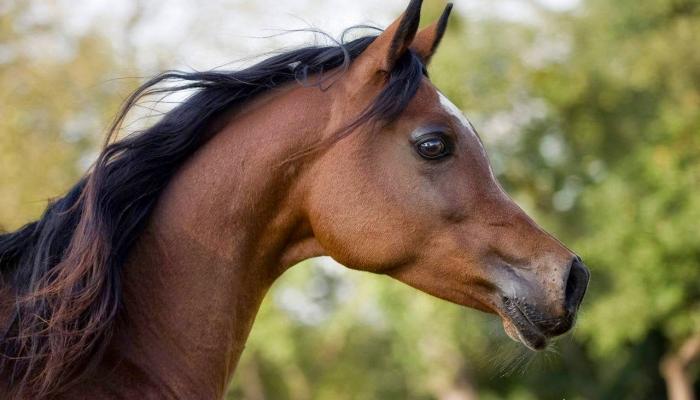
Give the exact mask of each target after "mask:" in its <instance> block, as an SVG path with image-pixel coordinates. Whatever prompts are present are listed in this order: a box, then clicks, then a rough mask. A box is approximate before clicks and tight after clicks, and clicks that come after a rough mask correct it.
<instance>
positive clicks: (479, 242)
mask: <svg viewBox="0 0 700 400" xmlns="http://www.w3.org/2000/svg"><path fill="white" fill-rule="evenodd" d="M420 10H421V1H420V0H411V1H410V3H409V5H408V7H407V8H406V10H405V11H404V12H403V13H402V14H401V16H400V17H399V18H398V19H396V20H395V21H394V22H393V23H392V24H391V25H390V26H389V27H388V28H387V29H385V30H383V31H381V30H379V31H378V32H379V33H378V34H370V35H367V36H361V37H358V38H356V39H353V40H348V41H343V42H339V43H337V44H333V45H314V46H310V47H303V48H300V49H296V50H292V51H287V52H284V53H280V54H277V55H274V56H271V57H269V58H267V59H265V60H263V61H261V62H259V63H257V64H255V65H253V66H251V67H248V68H245V69H241V70H238V71H221V70H214V71H209V72H178V71H170V72H165V73H163V74H161V75H158V76H156V77H155V78H153V79H151V80H150V81H148V82H146V83H145V84H143V86H141V87H140V88H139V89H137V90H136V91H135V92H134V93H133V94H132V95H131V96H130V97H129V98H128V99H127V100H126V102H125V104H124V106H123V109H122V110H121V112H120V113H119V114H118V116H117V118H116V121H115V122H114V125H113V126H112V129H111V131H110V133H109V134H108V136H107V142H106V144H105V147H104V148H103V150H102V151H101V153H100V155H99V156H98V158H97V160H96V161H95V163H94V165H93V166H92V167H91V168H90V169H89V171H88V172H86V174H85V175H84V177H83V178H82V179H81V180H80V181H79V182H77V183H76V184H75V186H74V187H73V188H72V189H70V190H69V191H68V192H67V194H65V195H64V196H62V197H60V198H58V199H56V200H54V201H52V202H50V204H49V205H48V207H47V209H46V210H45V212H44V214H43V215H42V216H41V218H40V219H38V220H37V221H34V222H31V223H29V224H27V225H26V226H24V227H22V228H21V229H19V230H17V231H15V232H12V233H5V234H3V235H2V236H0V271H1V275H2V280H1V281H0V323H1V324H2V325H1V329H2V330H1V331H0V334H1V335H2V336H1V337H0V339H1V341H0V353H1V354H2V358H1V359H0V382H1V383H0V396H1V397H2V398H10V399H28V398H31V399H47V398H56V399H113V398H128V399H131V398H141V399H217V398H221V397H222V396H223V395H224V394H225V391H226V388H227V385H228V383H229V381H230V379H231V377H232V375H233V373H234V370H235V368H236V364H237V362H238V359H239V357H240V355H241V352H242V351H243V348H244V345H245V342H246V339H247V336H248V334H249V332H250V329H251V326H252V324H253V320H254V318H255V315H256V313H257V311H258V308H259V305H260V303H261V301H262V299H263V297H264V296H265V294H266V292H267V291H268V289H269V288H270V286H271V285H272V283H273V282H274V281H275V280H276V279H277V278H278V277H279V276H280V275H282V273H283V272H285V271H286V270H287V269H289V268H290V267H291V266H293V265H295V264H297V263H299V262H301V261H303V260H306V259H309V258H312V257H317V256H323V255H326V256H331V257H332V258H334V259H335V260H337V261H338V262H340V263H341V264H343V265H346V266H347V267H349V268H353V269H357V270H362V271H368V272H372V273H375V274H382V275H387V276H389V277H392V278H395V279H397V280H399V281H401V282H403V283H405V284H408V285H410V286H413V287H415V288H417V289H419V290H422V291H424V292H426V293H429V294H431V295H433V296H437V297H439V298H442V299H445V300H448V301H451V302H454V303H457V304H460V305H463V306H467V307H471V308H474V309H478V310H482V311H485V312H488V313H494V314H496V315H498V316H500V318H501V319H502V321H503V325H504V329H505V331H506V332H507V334H508V335H509V336H510V337H512V338H513V339H514V340H516V341H519V342H521V343H522V344H524V345H525V346H527V347H528V348H530V349H532V350H541V349H544V348H546V346H547V345H548V343H549V342H550V341H551V340H552V339H553V338H554V337H556V336H558V335H561V334H563V333H565V332H567V331H568V330H570V328H571V327H572V326H573V324H574V322H575V317H576V314H577V311H578V308H579V305H580V304H581V301H582V299H583V296H584V294H585V291H586V287H587V285H588V280H589V272H588V270H587V268H586V267H585V265H584V264H583V262H582V260H581V258H580V257H579V256H578V255H576V254H575V253H574V252H573V251H572V250H570V249H568V248H567V247H566V246H565V245H563V244H562V243H561V242H560V241H558V240H557V239H556V238H554V237H553V236H552V235H550V234H549V233H547V232H545V231H544V230H543V229H541V228H540V227H538V225H537V224H536V223H535V222H534V221H533V220H532V219H531V218H530V217H529V216H528V215H526V213H525V212H524V211H523V210H522V209H521V208H519V207H518V206H517V205H516V204H515V202H514V201H513V200H512V199H511V198H510V197H509V196H508V195H507V194H506V193H505V191H504V190H503V189H502V187H501V186H500V184H499V183H498V181H497V180H496V178H495V177H494V174H493V172H492V169H491V167H490V164H489V161H488V158H487V154H486V152H485V150H484V146H483V144H482V142H481V139H480V137H479V135H478V134H477V132H476V130H475V128H474V126H472V124H471V123H470V122H469V121H468V120H467V118H466V117H465V116H464V115H463V113H462V112H461V111H460V110H459V109H458V108H457V107H456V106H455V105H454V104H453V103H451V102H450V100H449V99H447V98H446V97H445V96H444V95H443V94H442V93H441V92H440V91H439V90H438V89H437V88H436V87H435V86H434V85H433V84H432V83H431V81H430V79H429V77H428V73H427V65H428V64H429V62H430V60H431V58H432V56H433V55H434V53H435V51H436V49H437V48H438V45H439V43H440V41H441V39H442V37H443V34H444V33H445V30H446V27H447V21H448V17H449V15H450V10H451V4H448V5H447V7H446V8H445V11H444V13H443V14H442V16H441V17H440V18H439V19H438V20H437V21H436V22H434V23H432V24H431V25H429V26H427V27H426V28H423V29H420V30H419V29H418V26H419V21H420ZM180 91H188V93H190V96H189V97H188V98H187V99H186V100H184V101H183V102H181V103H180V104H179V105H177V106H176V107H174V108H173V109H172V110H170V111H169V112H167V113H166V114H165V115H164V116H163V117H162V118H161V119H160V120H159V121H157V122H156V123H154V124H153V125H152V126H151V127H149V128H146V129H144V130H142V131H139V132H134V133H131V134H129V135H127V136H125V137H123V138H116V137H115V135H116V134H117V133H116V132H117V131H118V130H119V129H120V128H119V127H120V125H121V123H122V121H123V119H124V118H125V115H126V114H127V112H128V111H129V110H130V109H131V108H132V107H133V106H134V105H135V104H137V103H138V102H139V100H140V99H142V98H144V97H145V96H149V95H154V94H163V93H172V92H180Z"/></svg>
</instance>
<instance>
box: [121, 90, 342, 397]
mask: <svg viewBox="0 0 700 400" xmlns="http://www.w3.org/2000/svg"><path fill="white" fill-rule="evenodd" d="M324 95H325V94H323V93H321V92H320V91H318V90H312V89H306V88H300V87H297V88H293V89H291V88H290V89H287V90H284V91H282V93H275V94H274V95H267V96H265V97H263V98H261V99H258V100H255V101H253V102H252V103H251V104H249V105H247V106H245V107H244V109H242V110H241V111H239V112H237V113H236V115H233V116H232V117H231V119H230V121H231V122H229V123H228V124H227V125H226V126H225V127H224V128H223V129H222V130H221V131H220V132H219V133H218V134H216V135H215V136H214V137H213V138H212V139H211V140H210V141H209V142H208V143H207V144H206V145H205V146H204V147H203V148H202V149H201V150H200V151H198V152H197V153H196V154H195V155H194V156H193V157H192V158H191V159H190V160H188V162H186V163H185V165H183V167H182V168H181V169H180V171H179V172H178V173H177V174H176V176H175V177H174V178H173V180H172V181H171V183H170V184H169V185H168V187H167V188H166V190H165V191H164V193H163V195H162V196H161V198H160V199H159V202H158V205H157V206H156V209H155V210H154V213H153V215H152V217H151V220H150V222H149V225H148V227H147V229H146V230H145V232H144V233H143V234H142V236H141V237H140V239H139V241H138V243H137V244H136V245H135V249H134V250H133V252H132V254H131V255H130V259H129V261H128V263H127V265H125V268H124V277H123V279H124V281H123V282H124V283H123V287H124V305H125V314H124V320H123V323H122V324H121V325H120V329H119V330H118V332H119V334H118V335H117V336H116V339H115V342H114V346H112V347H113V349H114V355H115V357H116V358H117V359H119V360H120V363H121V365H124V366H128V370H129V372H128V373H129V375H130V378H129V379H132V380H133V377H134V372H133V371H139V374H140V375H139V376H140V378H139V380H140V381H141V382H142V384H143V386H144V387H145V386H148V387H153V388H154V389H155V390H157V391H158V392H160V393H172V394H173V397H182V398H217V397H221V395H222V394H223V393H224V391H225V389H226V386H227V384H228V381H229V379H230V377H231V376H232V373H233V370H234V368H235V366H236V363H237V361H238V359H239V356H240V353H241V351H242V349H243V346H244V344H245V341H246V339H247V336H248V334H249V332H250V329H251V326H252V323H253V320H254V318H255V314H256V313H257V310H258V308H259V305H260V302H261V301H262V298H263V297H264V295H265V293H266V291H267V290H268V288H269V287H270V285H271V284H272V282H273V281H274V280H275V278H277V277H278V276H279V275H280V274H281V273H282V272H283V271H284V270H285V269H286V268H288V267H289V266H291V265H293V264H295V263H297V262H299V261H301V260H303V259H305V258H309V257H312V256H316V255H320V254H321V250H320V248H319V247H318V245H317V244H316V243H315V241H314V239H313V237H312V233H311V229H310V228H309V226H308V224H307V223H306V222H305V221H306V219H305V217H304V213H303V208H302V206H301V205H302V204H303V202H304V200H303V193H304V181H305V180H304V178H303V176H304V171H305V168H304V165H305V164H304V163H301V162H296V163H294V164H288V165H285V166H281V165H282V164H283V161H284V160H285V159H287V158H289V157H290V156H291V155H293V154H294V153H296V152H298V151H300V150H303V149H304V148H308V147H309V146H310V145H311V143H312V142H313V141H314V140H317V139H318V135H319V134H320V132H321V131H322V128H323V127H322V125H323V121H319V119H318V117H319V114H318V113H314V114H313V115H310V113H309V112H308V111H309V110H312V109H313V110H323V109H324V108H325V107H328V105H327V101H325V100H324V98H323V96H324ZM282 111H284V112H282ZM321 115H322V114H321ZM270 116H273V117H272V118H271V117H270ZM306 162H309V161H305V163H306ZM115 373H116V374H118V372H115ZM131 386H134V385H131ZM137 386H138V385H137ZM139 390H140V389H139ZM202 391H207V392H205V393H202Z"/></svg>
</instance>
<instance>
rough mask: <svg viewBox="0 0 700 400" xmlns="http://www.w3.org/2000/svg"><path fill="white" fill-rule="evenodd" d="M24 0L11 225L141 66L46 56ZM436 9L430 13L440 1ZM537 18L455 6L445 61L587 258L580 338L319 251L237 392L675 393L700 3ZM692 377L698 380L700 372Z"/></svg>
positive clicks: (512, 166)
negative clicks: (538, 345) (347, 265)
mask: <svg viewBox="0 0 700 400" xmlns="http://www.w3.org/2000/svg"><path fill="white" fill-rule="evenodd" d="M12 4H15V5H14V6H12V7H6V8H4V9H3V10H2V12H1V13H0V96H1V98H2V102H1V103H0V114H2V118H0V138H2V140H0V226H3V227H5V228H7V229H11V228H16V227H17V226H19V225H20V224H21V223H23V222H26V221H27V220H28V219H29V218H32V217H36V216H37V215H38V214H39V213H40V212H41V210H42V209H43V207H44V206H45V202H44V201H43V200H44V199H46V198H48V197H50V196H54V195H57V194H59V193H61V192H63V191H64V190H65V189H66V188H67V187H68V186H69V185H70V183H71V182H72V181H74V180H75V179H76V178H77V177H78V176H79V175H80V174H81V173H82V172H83V170H84V169H85V167H86V165H87V164H88V162H89V160H90V157H91V154H94V151H95V149H96V148H97V144H98V143H99V141H100V139H101V138H100V136H99V135H98V133H99V132H101V131H103V130H104V127H106V126H107V124H108V121H109V118H110V116H111V115H113V114H114V113H115V112H116V110H117V107H118V104H119V102H120V100H121V99H122V98H123V96H124V90H123V87H122V86H123V83H114V82H107V80H108V79H110V78H113V77H117V76H124V75H128V73H126V72H125V71H127V70H128V68H129V64H128V60H124V59H123V58H121V59H117V58H116V57H115V56H113V55H112V52H111V51H110V46H109V44H108V42H107V41H105V40H103V39H101V38H100V37H99V36H96V35H92V34H90V35H86V36H85V37H81V38H76V39H75V40H69V39H65V41H64V42H65V43H64V45H65V47H66V48H65V49H63V50H62V51H57V52H51V53H49V54H45V53H40V52H33V51H31V50H32V48H33V47H32V42H31V40H37V39H36V38H37V37H38V38H41V37H42V36H45V35H57V34H60V33H58V32H57V30H56V29H57V28H56V27H55V26H51V24H47V23H42V24H32V23H31V21H28V20H26V19H23V16H24V15H25V11H26V10H25V8H26V7H27V6H26V4H28V3H25V2H14V3H12ZM530 4H531V5H534V7H536V4H537V3H530ZM426 7H427V9H426V10H425V14H424V15H425V18H424V20H426V21H429V20H430V19H432V18H431V16H432V17H435V16H436V15H438V14H439V12H440V10H441V8H442V3H441V2H439V1H429V2H427V5H426ZM532 18H534V20H531V19H532ZM532 18H531V19H530V20H528V19H522V20H505V19H497V18H481V17H480V16H477V15H456V16H454V18H453V21H452V23H451V26H450V29H449V30H448V34H447V36H446V38H445V40H444V42H443V44H442V47H441V50H440V52H439V54H438V55H437V56H436V58H435V60H434V65H432V66H431V68H430V70H431V77H432V79H433V81H434V82H435V83H436V85H437V86H438V87H439V88H441V89H442V90H443V91H444V92H445V93H446V94H447V95H448V96H449V97H451V98H452V99H453V100H454V101H455V102H456V103H457V104H459V105H460V106H461V107H462V108H463V109H464V110H466V111H467V114H468V116H469V117H470V118H471V119H472V121H473V122H474V124H475V126H476V127H477V129H478V130H479V131H480V134H481V136H482V138H483V139H484V141H485V142H486V145H487V148H488V150H489V153H490V156H491V158H492V162H493V164H494V169H495V171H496V172H497V174H498V175H499V178H500V179H501V181H502V182H503V183H504V185H505V186H506V187H507V188H508V190H509V192H510V193H512V195H513V196H514V198H515V199H516V200H517V201H518V202H519V203H520V204H521V205H522V206H523V207H524V208H525V209H526V210H527V211H528V212H530V213H531V214H533V215H534V216H535V217H536V219H537V220H538V221H539V222H541V223H542V225H543V226H544V227H545V228H547V229H548V230H549V231H551V232H553V233H555V235H556V236H558V237H560V238H561V239H562V240H563V241H564V242H565V243H567V244H568V245H570V247H572V248H573V249H575V250H576V251H577V252H578V253H579V254H581V255H582V257H583V258H584V260H585V261H586V263H587V264H588V265H589V267H590V268H591V269H592V273H593V278H592V281H591V286H590V292H589V295H588V297H587V299H586V301H585V302H584V306H583V310H582V313H581V316H580V320H579V324H578V327H577V328H576V330H575V332H574V333H573V334H571V335H569V336H567V337H565V338H563V339H561V340H560V341H559V342H558V343H557V344H556V345H555V346H554V348H553V349H552V350H550V351H548V352H545V353H542V354H532V353H529V352H527V351H526V350H524V349H523V348H521V347H520V346H519V345H517V344H515V343H512V342H511V341H510V340H509V339H507V337H506V336H505V334H503V332H502V328H501V326H500V322H499V321H498V320H497V318H495V317H492V316H488V315H484V314H481V313H478V312H475V311H471V310H466V309H464V308H461V307H458V306H455V305H452V304H447V303H445V302H443V301H439V300H436V299H433V298H431V297H429V296H427V295H425V294H422V293H418V292H417V291H415V290H414V289H411V288H408V287H405V286H403V285H401V284H399V283H397V282H394V281H392V280H390V279H389V278H385V277H378V276H373V275H369V274H362V273H358V272H354V271H348V270H344V269H342V268H340V267H338V266H333V265H330V264H329V263H328V262H325V261H318V260H316V261H309V262H306V263H303V264H302V265H300V266H297V267H295V268H294V269H292V270H291V271H290V272H288V273H287V274H286V275H285V276H284V277H283V278H282V279H281V280H280V282H278V283H277V284H276V285H275V286H274V287H273V290H272V291H271V293H270V294H269V295H268V297H267V299H266V300H265V302H264V304H263V307H262V310H261V312H260V314H259V316H258V319H257V322H256V324H255V327H254V329H253V332H252V335H251V338H250V340H249V342H248V345H247V348H246V351H245V352H244V354H243V358H242V360H241V363H240V365H239V368H238V370H237V374H236V376H235V378H234V382H233V383H232V387H231V392H230V395H229V398H231V399H251V400H254V399H263V398H270V399H409V398H410V399H450V400H453V399H472V398H476V397H480V398H483V399H503V398H508V399H562V398H566V399H603V398H605V399H657V398H663V397H664V396H665V393H666V388H665V385H664V380H663V377H662V375H661V374H660V372H659V368H660V363H661V360H662V358H663V357H673V356H674V354H675V352H676V351H677V349H678V348H679V347H680V346H682V345H683V344H684V343H685V342H686V341H688V340H689V339H690V338H692V337H694V336H697V335H698V334H700V230H699V229H698V222H699V221H700V51H698V48H699V47H698V43H700V1H697V0H646V1H631V0H620V1H615V2H610V1H602V0H588V1H583V2H581V4H579V5H578V6H577V7H576V8H574V9H572V10H569V11H562V12H553V11H551V10H550V9H547V8H540V9H539V11H538V12H537V13H536V15H535V16H533V17H532ZM54 43H56V41H55V38H54ZM129 83H133V82H129ZM688 376H689V379H690V380H692V381H694V382H695V389H696V391H697V390H698V389H700V387H699V386H698V385H699V384H698V383H697V382H698V378H699V376H700V368H698V366H697V365H695V366H692V367H691V368H690V369H689V371H688Z"/></svg>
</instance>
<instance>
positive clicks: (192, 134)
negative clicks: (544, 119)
mask: <svg viewBox="0 0 700 400" xmlns="http://www.w3.org/2000/svg"><path fill="white" fill-rule="evenodd" d="M374 39H375V36H365V37H361V38H358V39H355V40H352V41H349V42H347V43H341V44H338V45H335V46H310V47H304V48H300V49H297V50H293V51H288V52H285V53H282V54H278V55H275V56H272V57H270V58H268V59H266V60H264V61H262V62H260V63H258V64H256V65H254V66H252V67H249V68H246V69H243V70H240V71H208V72H180V71H170V72H165V73H163V74H161V75H158V76H156V77H154V78H152V79H151V80H149V81H148V82H146V83H145V84H143V85H142V86H141V87H139V88H138V89H137V90H136V91H135V93H134V94H132V95H131V96H130V97H129V98H128V99H127V100H126V102H125V105H124V107H123V108H122V110H121V111H120V113H119V115H118V117H117V119H116V122H115V124H114V126H113V127H112V130H111V133H110V134H109V135H108V141H107V144H106V146H105V148H104V149H103V151H102V153H101V154H100V156H99V157H98V159H97V161H96V162H95V164H94V166H93V167H92V168H91V170H90V171H89V172H88V173H87V174H86V175H85V176H84V177H83V178H82V179H81V180H80V181H79V182H78V183H77V184H76V185H75V186H74V187H73V188H72V189H71V190H70V191H69V192H68V193H67V194H66V195H65V196H63V197H61V198H59V199H57V200H55V201H53V202H52V203H51V204H50V205H49V206H48V208H47V209H46V211H45V212H44V214H43V216H42V217H41V218H40V219H39V220H38V221H35V222H32V223H30V224H28V225H26V226H24V227H23V228H21V229H19V230H17V231H16V232H13V233H6V234H2V235H0V274H1V275H2V277H3V280H4V281H5V284H6V285H8V287H11V288H12V290H14V293H15V295H16V296H17V298H16V301H15V304H14V307H13V310H14V311H13V313H12V315H11V316H10V318H9V320H4V321H0V329H2V330H1V331H0V354H2V356H3V357H1V358H0V376H2V377H5V378H6V379H9V380H10V381H11V384H12V386H14V387H16V388H18V389H17V391H18V393H20V396H21V395H22V393H26V394H28V395H31V396H33V397H34V398H38V397H44V396H48V395H51V394H52V393H55V392H56V391H57V390H60V389H61V388H63V387H65V385H66V384H68V383H70V382H72V381H73V380H74V379H76V378H77V377H79V376H80V375H81V374H82V373H83V372H85V371H86V370H87V369H88V368H87V367H89V366H91V365H95V363H96V361H98V360H99V359H100V356H101V354H102V352H103V350H104V347H105V345H106V344H107V343H108V341H109V338H110V335H111V331H112V327H113V322H114V320H115V318H116V316H117V315H118V313H119V309H120V302H121V268H122V265H123V264H124V262H125V261H126V258H127V256H128V254H129V251H130V250H131V248H132V246H133V244H134V242H135V241H136V240H137V238H138V237H139V234H140V233H141V231H142V230H143V228H144V227H145V225H146V222H147V220H148V218H149V216H150V214H151V212H152V210H153V208H154V206H155V204H156V201H157V199H158V197H159V196H160V194H161V192H162V191H163V189H164V188H165V186H166V185H167V184H168V183H169V181H170V180H171V178H172V177H173V175H174V174H175V172H176V171H177V170H178V168H179V167H180V166H181V165H182V164H183V162H184V161H185V160H186V159H187V158H188V157H190V156H191V155H192V154H193V153H194V152H195V151H196V150H197V149H198V148H200V147H201V146H202V145H203V144H204V143H205V142H206V141H207V140H208V139H209V138H210V137H211V136H212V135H213V134H214V133H215V132H214V131H215V129H213V128H214V127H213V126H212V124H214V123H215V122H216V121H217V119H219V117H221V116H222V115H223V114H224V113H225V112H227V111H228V110H231V109H232V108H234V107H238V106H240V105H242V104H244V103H246V102H247V101H249V100H250V99H251V98H253V97H255V96H257V95H259V94H261V93H264V92H267V91H269V90H270V89H272V88H275V87H279V86H281V85H285V84H288V83H290V82H293V81H297V82H299V83H301V84H304V85H317V86H319V87H320V88H321V89H322V88H323V86H324V85H327V84H330V83H332V80H334V79H336V77H337V76H340V74H341V73H342V72H343V71H345V70H346V69H347V68H348V66H349V65H350V63H351V62H352V60H354V59H355V58H356V57H357V56H359V55H360V54H361V53H362V52H363V51H364V50H365V49H366V48H367V47H368V46H369V45H370V44H371V43H372V42H373V41H374ZM331 71H332V72H331ZM424 71H425V67H424V65H423V63H422V62H421V61H420V59H419V57H418V56H417V55H415V54H414V53H413V52H412V51H409V52H407V53H406V54H405V55H404V56H403V58H402V59H401V60H399V62H398V63H397V65H396V67H395V70H394V71H392V72H391V73H390V74H389V75H388V80H387V85H386V87H385V88H384V89H383V91H382V92H381V93H380V94H379V95H378V96H377V98H376V99H375V101H374V102H373V103H372V105H371V106H370V107H368V108H367V109H366V110H365V111H364V112H363V113H362V114H361V115H359V116H357V119H356V120H354V122H353V123H352V124H351V125H352V126H357V125H358V124H361V123H364V122H367V121H391V120H393V119H394V118H396V117H397V116H398V115H399V114H400V113H401V112H402V111H403V110H404V109H405V108H406V106H407V105H408V102H409V101H410V100H411V98H412V97H413V96H414V95H415V93H416V91H417V90H418V86H419V85H420V82H421V79H422V78H423V74H424V73H425V72H424ZM164 83H167V84H168V85H165V86H163V84H164ZM173 84H175V85H173ZM183 90H194V93H193V94H192V95H191V96H190V97H189V98H188V99H187V100H186V101H184V102H183V103H182V104H180V105H179V106H177V107H175V108H174V109H172V110H171V111H170V112H168V113H167V114H165V115H164V116H163V117H162V118H161V119H160V120H159V121H158V122H157V123H155V124H154V125H153V126H152V127H150V128H148V129H146V130H144V131H141V132H137V133H134V134H131V135H129V136H127V137H125V138H124V139H122V140H119V141H113V140H111V139H113V137H114V136H115V134H116V131H117V130H118V129H119V126H120V124H121V122H122V121H123V119H124V117H125V115H126V114H127V113H128V112H129V110H130V109H131V108H132V107H133V106H134V105H135V104H136V103H137V102H138V101H139V100H140V99H142V98H143V97H144V96H150V95H153V94H161V93H166V94H167V93H172V92H178V91H183ZM347 131H350V129H348V130H347ZM110 141H111V142H112V143H110Z"/></svg>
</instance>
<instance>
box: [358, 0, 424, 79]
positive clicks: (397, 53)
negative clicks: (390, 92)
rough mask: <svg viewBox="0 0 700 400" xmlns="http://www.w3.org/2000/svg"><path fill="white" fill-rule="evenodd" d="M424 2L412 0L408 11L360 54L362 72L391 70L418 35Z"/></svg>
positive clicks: (359, 64) (372, 74)
mask: <svg viewBox="0 0 700 400" xmlns="http://www.w3.org/2000/svg"><path fill="white" fill-rule="evenodd" d="M422 4H423V0H411V2H410V3H409V4H408V7H407V8H406V11H404V13H403V14H401V16H400V17H399V18H398V19H397V20H396V21H394V22H393V23H392V24H391V25H389V27H388V28H386V30H385V31H384V32H382V33H381V34H380V35H379V36H377V38H376V39H375V40H374V42H372V44H371V45H370V46H369V47H368V48H367V50H365V51H364V52H363V53H362V55H360V57H359V58H358V60H357V62H356V63H355V64H357V65H358V66H359V67H360V68H358V69H360V70H361V71H362V73H366V74H370V75H371V76H374V75H375V74H376V72H391V70H392V69H393V68H394V65H395V64H396V62H397V61H398V60H399V59H400V58H401V56H402V55H403V54H404V53H405V52H406V51H407V50H408V48H409V46H410V45H411V43H412V42H413V39H414V38H415V36H416V32H417V31H418V23H419V22H420V10H421V6H422Z"/></svg>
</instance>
